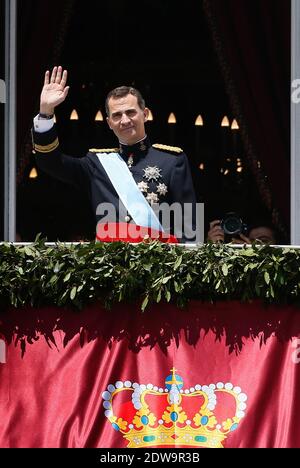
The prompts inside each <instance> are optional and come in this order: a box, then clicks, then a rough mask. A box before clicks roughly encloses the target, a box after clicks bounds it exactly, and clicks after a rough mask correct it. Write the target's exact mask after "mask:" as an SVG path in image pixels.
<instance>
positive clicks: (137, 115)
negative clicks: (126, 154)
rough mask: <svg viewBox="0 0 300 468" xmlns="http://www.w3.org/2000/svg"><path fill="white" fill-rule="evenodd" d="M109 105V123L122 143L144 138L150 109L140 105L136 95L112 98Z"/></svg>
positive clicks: (132, 142) (134, 141) (130, 142)
mask: <svg viewBox="0 0 300 468" xmlns="http://www.w3.org/2000/svg"><path fill="white" fill-rule="evenodd" d="M108 107H109V117H107V118H106V120H107V123H108V125H109V127H110V128H111V129H112V130H113V132H114V134H115V135H116V136H117V138H118V139H119V141H120V142H121V143H125V144H127V145H133V144H134V143H136V142H137V141H139V140H141V139H142V138H144V136H145V122H146V120H147V118H148V114H149V110H148V109H147V108H145V109H144V110H142V109H141V108H140V107H139V105H138V102H137V97H136V96H133V95H132V94H128V95H127V96H124V97H121V98H110V99H109V101H108Z"/></svg>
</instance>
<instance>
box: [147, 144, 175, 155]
mask: <svg viewBox="0 0 300 468" xmlns="http://www.w3.org/2000/svg"><path fill="white" fill-rule="evenodd" d="M152 146H153V148H156V149H160V150H162V151H169V152H170V153H177V154H179V153H183V149H181V148H178V147H177V146H168V145H161V144H160V143H155V145H152Z"/></svg>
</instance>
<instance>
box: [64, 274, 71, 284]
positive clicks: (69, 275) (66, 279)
mask: <svg viewBox="0 0 300 468" xmlns="http://www.w3.org/2000/svg"><path fill="white" fill-rule="evenodd" d="M70 278H71V272H69V273H68V274H67V275H66V276H65V277H64V283H66V282H67V281H69V279H70Z"/></svg>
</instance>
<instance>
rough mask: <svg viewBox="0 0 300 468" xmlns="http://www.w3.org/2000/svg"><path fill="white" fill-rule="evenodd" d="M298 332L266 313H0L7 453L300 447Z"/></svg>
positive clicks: (298, 319) (231, 304)
mask: <svg viewBox="0 0 300 468" xmlns="http://www.w3.org/2000/svg"><path fill="white" fill-rule="evenodd" d="M299 331H300V314H299V309H298V308H296V307H293V306H287V305H286V306H277V305H272V306H271V305H270V306H269V307H265V306H263V304H261V303H260V302H259V301H255V302H252V303H251V304H250V303H239V302H238V301H224V302H222V301H220V302H218V303H217V304H208V303H205V302H200V301H191V303H190V304H189V306H188V307H187V308H186V309H184V310H178V309H177V308H176V307H175V306H173V305H171V304H156V305H153V306H152V307H151V308H149V310H147V311H146V312H145V313H144V314H142V313H141V311H140V310H139V308H138V305H136V304H127V305H125V304H119V305H116V306H115V307H114V308H113V309H112V310H110V311H107V310H105V309H103V307H101V305H100V304H93V305H90V306H89V307H86V308H85V309H84V310H82V311H80V312H78V311H77V312H74V310H73V311H72V310H70V309H63V308H54V307H47V308H44V309H32V308H30V307H26V308H23V309H13V308H12V309H9V310H6V311H5V312H3V311H1V310H0V353H1V349H2V355H1V354H0V447H1V448H6V447H7V448H20V447H31V448H34V447H35V448H43V447H44V448H46V447H63V448H66V447H69V448H79V447H82V448H83V447H85V448H104V447H106V448H125V447H160V448H166V447H171V448H173V449H174V448H176V447H189V448H193V449H195V448H196V449H197V448H199V447H225V448H258V447H261V448H262V447H265V448H275V447H277V448H289V447H290V448H292V447H294V448H296V447H300V425H299V414H300V399H299V385H300V366H299V361H300V339H299V338H298V337H299ZM1 333H2V336H1ZM1 338H2V346H1ZM4 340H6V351H5V352H4V351H3V348H4V344H5V343H4ZM20 344H21V346H22V349H23V357H22V353H21V349H20ZM171 383H173V384H174V385H173V388H172V389H171ZM174 387H175V388H174ZM179 391H180V393H179ZM171 392H172V394H173V399H172V400H171ZM181 392H182V393H181ZM176 402H177V403H176ZM200 459H201V458H200Z"/></svg>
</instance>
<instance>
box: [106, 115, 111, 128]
mask: <svg viewBox="0 0 300 468" xmlns="http://www.w3.org/2000/svg"><path fill="white" fill-rule="evenodd" d="M106 122H107V125H108V126H109V128H110V129H111V126H110V123H109V117H106Z"/></svg>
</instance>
